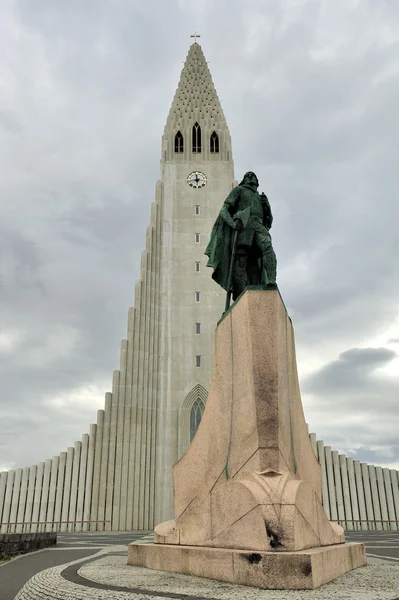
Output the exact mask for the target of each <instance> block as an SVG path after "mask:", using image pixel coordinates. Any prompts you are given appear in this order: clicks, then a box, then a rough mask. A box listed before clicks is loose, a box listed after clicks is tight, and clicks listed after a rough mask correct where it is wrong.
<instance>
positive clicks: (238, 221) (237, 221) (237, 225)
mask: <svg viewBox="0 0 399 600" xmlns="http://www.w3.org/2000/svg"><path fill="white" fill-rule="evenodd" d="M234 229H237V231H242V230H243V229H244V223H243V222H242V221H241V219H234Z"/></svg>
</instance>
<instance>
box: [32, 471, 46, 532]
mask: <svg viewBox="0 0 399 600" xmlns="http://www.w3.org/2000/svg"><path fill="white" fill-rule="evenodd" d="M43 473H44V462H39V464H38V465H37V471H36V484H35V494H34V497H33V510H32V523H37V522H38V520H39V512H40V500H41V497H42V485H43ZM31 531H33V532H35V531H39V526H38V525H37V524H36V525H33V524H32V528H31Z"/></svg>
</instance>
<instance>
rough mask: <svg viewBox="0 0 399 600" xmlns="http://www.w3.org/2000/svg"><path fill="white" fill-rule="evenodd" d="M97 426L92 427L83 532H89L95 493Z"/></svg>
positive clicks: (88, 452)
mask: <svg viewBox="0 0 399 600" xmlns="http://www.w3.org/2000/svg"><path fill="white" fill-rule="evenodd" d="M96 435H97V425H95V424H93V423H92V424H91V425H90V434H89V447H88V451H87V468H86V485H85V497H84V505H83V521H84V522H83V531H89V523H88V521H90V520H91V500H92V492H93V473H94V456H95V448H96Z"/></svg>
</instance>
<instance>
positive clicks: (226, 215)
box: [219, 186, 240, 229]
mask: <svg viewBox="0 0 399 600" xmlns="http://www.w3.org/2000/svg"><path fill="white" fill-rule="evenodd" d="M239 195H240V190H239V189H238V186H237V187H235V188H234V189H233V190H231V192H230V194H229V195H228V196H227V198H226V200H225V201H224V203H223V206H222V208H221V209H220V213H219V214H220V217H221V218H222V219H223V221H224V222H225V223H227V225H228V226H229V227H232V229H235V226H236V224H235V221H234V219H233V217H232V216H231V209H232V208H234V207H235V205H236V203H237V200H238V197H239Z"/></svg>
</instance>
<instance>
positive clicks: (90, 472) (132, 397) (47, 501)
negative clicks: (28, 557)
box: [0, 42, 399, 533]
mask: <svg viewBox="0 0 399 600" xmlns="http://www.w3.org/2000/svg"><path fill="white" fill-rule="evenodd" d="M160 167H161V169H160V171H161V173H160V180H159V181H158V182H157V184H156V192H155V201H154V203H153V204H152V210H151V222H150V225H149V227H148V229H147V235H146V248H145V250H144V252H143V253H142V257H141V273H140V279H139V280H138V281H137V282H136V286H135V295H134V307H132V308H130V309H129V312H128V327H127V337H126V339H124V340H122V342H121V351H120V367H119V369H118V370H115V371H114V373H113V381H112V392H109V393H107V394H106V396H105V406H104V409H102V410H99V411H98V415H97V422H96V423H95V424H92V425H90V431H89V433H88V434H84V435H83V437H82V440H81V441H78V442H76V443H75V445H74V446H73V447H70V448H68V449H67V451H66V452H61V453H60V454H59V455H58V456H54V457H53V458H51V459H48V460H46V461H44V462H40V463H38V464H37V465H33V466H30V467H26V468H25V469H16V470H14V471H8V472H2V473H1V474H0V523H1V526H0V530H1V532H3V533H4V532H14V531H15V532H21V531H32V532H35V531H38V530H48V531H51V530H61V531H72V530H73V531H80V530H84V531H88V530H90V531H102V530H119V531H125V530H132V529H141V530H149V529H153V527H154V526H155V525H156V524H157V523H159V522H161V521H165V520H167V519H169V518H171V517H172V516H173V485H172V465H173V464H174V463H175V462H176V461H177V460H178V459H179V458H180V457H181V456H182V455H183V454H184V452H185V450H186V449H187V447H188V445H189V444H190V441H191V440H192V438H193V436H194V434H195V431H196V429H197V427H198V424H199V422H200V419H201V416H202V413H203V410H204V408H205V404H206V400H207V394H208V388H209V383H210V378H211V370H212V358H213V344H214V332H215V328H216V324H217V321H218V320H219V318H220V316H221V314H222V312H223V308H224V301H225V294H224V292H223V290H222V289H221V288H219V287H218V286H217V285H216V284H215V283H214V281H213V280H212V278H211V271H210V269H207V268H206V257H205V256H204V250H205V248H206V246H207V244H208V241H209V235H210V232H211V229H212V225H213V223H214V221H215V219H216V216H217V214H218V212H219V210H220V208H221V205H222V203H223V201H224V199H225V198H226V197H227V195H228V194H229V192H230V191H231V190H232V188H233V187H234V186H235V185H236V182H235V181H234V165H233V158H232V148H231V138H230V132H229V129H228V126H227V123H226V120H225V117H224V114H223V110H222V107H221V105H220V102H219V99H218V96H217V93H216V90H215V87H214V84H213V81H212V77H211V74H210V72H209V69H208V65H207V62H206V59H205V57H204V54H203V52H202V49H201V47H200V45H199V44H198V43H196V42H194V43H193V44H192V46H191V47H190V49H189V52H188V56H187V59H186V61H185V64H184V67H183V70H182V72H181V77H180V81H179V84H178V87H177V90H176V94H175V97H174V99H173V102H172V105H171V108H170V111H169V115H168V118H167V122H166V126H165V130H164V134H163V137H162V147H161V164H160ZM311 441H312V444H313V448H314V450H315V453H316V455H317V456H318V459H319V461H320V463H321V465H322V475H323V504H324V507H325V509H326V512H327V514H328V516H329V517H330V518H331V519H335V520H338V519H339V520H340V521H341V522H342V523H344V522H346V523H347V526H348V528H362V529H365V528H368V527H369V526H370V527H372V528H377V529H380V528H383V527H384V528H386V526H385V525H384V524H383V523H382V522H383V521H384V520H385V521H387V520H391V521H392V528H393V527H394V523H393V522H394V521H395V520H396V521H397V520H398V519H399V493H398V490H399V485H398V472H396V471H394V470H389V469H382V468H381V467H374V466H373V465H367V464H365V463H363V464H360V462H359V461H352V459H350V458H347V457H345V456H343V455H339V456H338V453H336V452H331V448H329V447H324V444H323V442H321V441H319V442H317V443H316V438H315V436H314V435H313V434H311ZM362 521H363V522H362ZM367 521H369V523H368V522H367ZM389 527H391V526H389ZM395 527H396V525H395Z"/></svg>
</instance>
